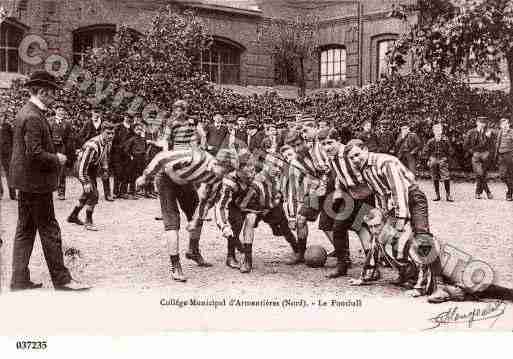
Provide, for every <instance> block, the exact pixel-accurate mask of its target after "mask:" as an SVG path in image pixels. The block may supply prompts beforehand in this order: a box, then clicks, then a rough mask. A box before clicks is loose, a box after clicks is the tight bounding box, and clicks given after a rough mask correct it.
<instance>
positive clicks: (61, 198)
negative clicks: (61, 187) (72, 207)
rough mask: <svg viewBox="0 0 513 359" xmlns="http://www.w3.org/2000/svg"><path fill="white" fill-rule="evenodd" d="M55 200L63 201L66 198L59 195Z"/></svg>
mask: <svg viewBox="0 0 513 359" xmlns="http://www.w3.org/2000/svg"><path fill="white" fill-rule="evenodd" d="M57 198H58V199H59V201H64V200H65V199H66V196H65V195H63V194H62V193H61V194H59V195H57Z"/></svg>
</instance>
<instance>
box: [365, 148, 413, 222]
mask: <svg viewBox="0 0 513 359" xmlns="http://www.w3.org/2000/svg"><path fill="white" fill-rule="evenodd" d="M361 171H362V175H363V178H364V179H365V181H366V182H367V184H368V185H369V187H370V188H371V190H372V191H373V192H374V193H375V195H376V200H377V205H378V206H379V207H380V208H381V209H383V210H385V211H387V212H388V211H391V210H393V211H394V215H395V217H396V218H410V213H409V206H408V192H409V188H410V187H411V186H413V185H415V184H416V182H415V175H414V174H413V173H412V172H411V171H410V170H408V169H407V168H406V167H405V166H404V165H403V164H402V163H401V161H399V159H398V158H397V157H394V156H391V155H388V154H384V153H372V152H371V153H369V159H368V161H367V163H366V164H365V165H364V166H363V168H362V170H361Z"/></svg>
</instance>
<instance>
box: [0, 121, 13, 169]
mask: <svg viewBox="0 0 513 359" xmlns="http://www.w3.org/2000/svg"><path fill="white" fill-rule="evenodd" d="M13 136H14V131H13V128H12V126H11V124H10V123H9V121H4V123H2V127H1V128H0V153H1V156H2V160H8V161H11V155H12V146H13Z"/></svg>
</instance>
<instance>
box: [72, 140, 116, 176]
mask: <svg viewBox="0 0 513 359" xmlns="http://www.w3.org/2000/svg"><path fill="white" fill-rule="evenodd" d="M110 148H111V143H109V142H105V141H104V140H103V139H102V137H101V135H98V136H96V137H93V138H91V139H90V140H88V141H87V142H86V143H84V145H83V146H82V149H81V151H80V154H79V157H78V161H77V164H78V180H79V181H80V182H81V183H82V184H86V183H90V178H89V175H88V172H89V170H92V169H99V168H103V169H104V170H108V168H109V165H108V158H109V153H110Z"/></svg>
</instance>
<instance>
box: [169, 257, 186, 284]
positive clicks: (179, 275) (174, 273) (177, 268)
mask: <svg viewBox="0 0 513 359" xmlns="http://www.w3.org/2000/svg"><path fill="white" fill-rule="evenodd" d="M170 272H171V278H173V280H174V281H176V282H182V283H185V282H187V278H186V277H185V275H184V274H183V271H182V264H181V263H180V261H178V262H176V263H171V268H170Z"/></svg>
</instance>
